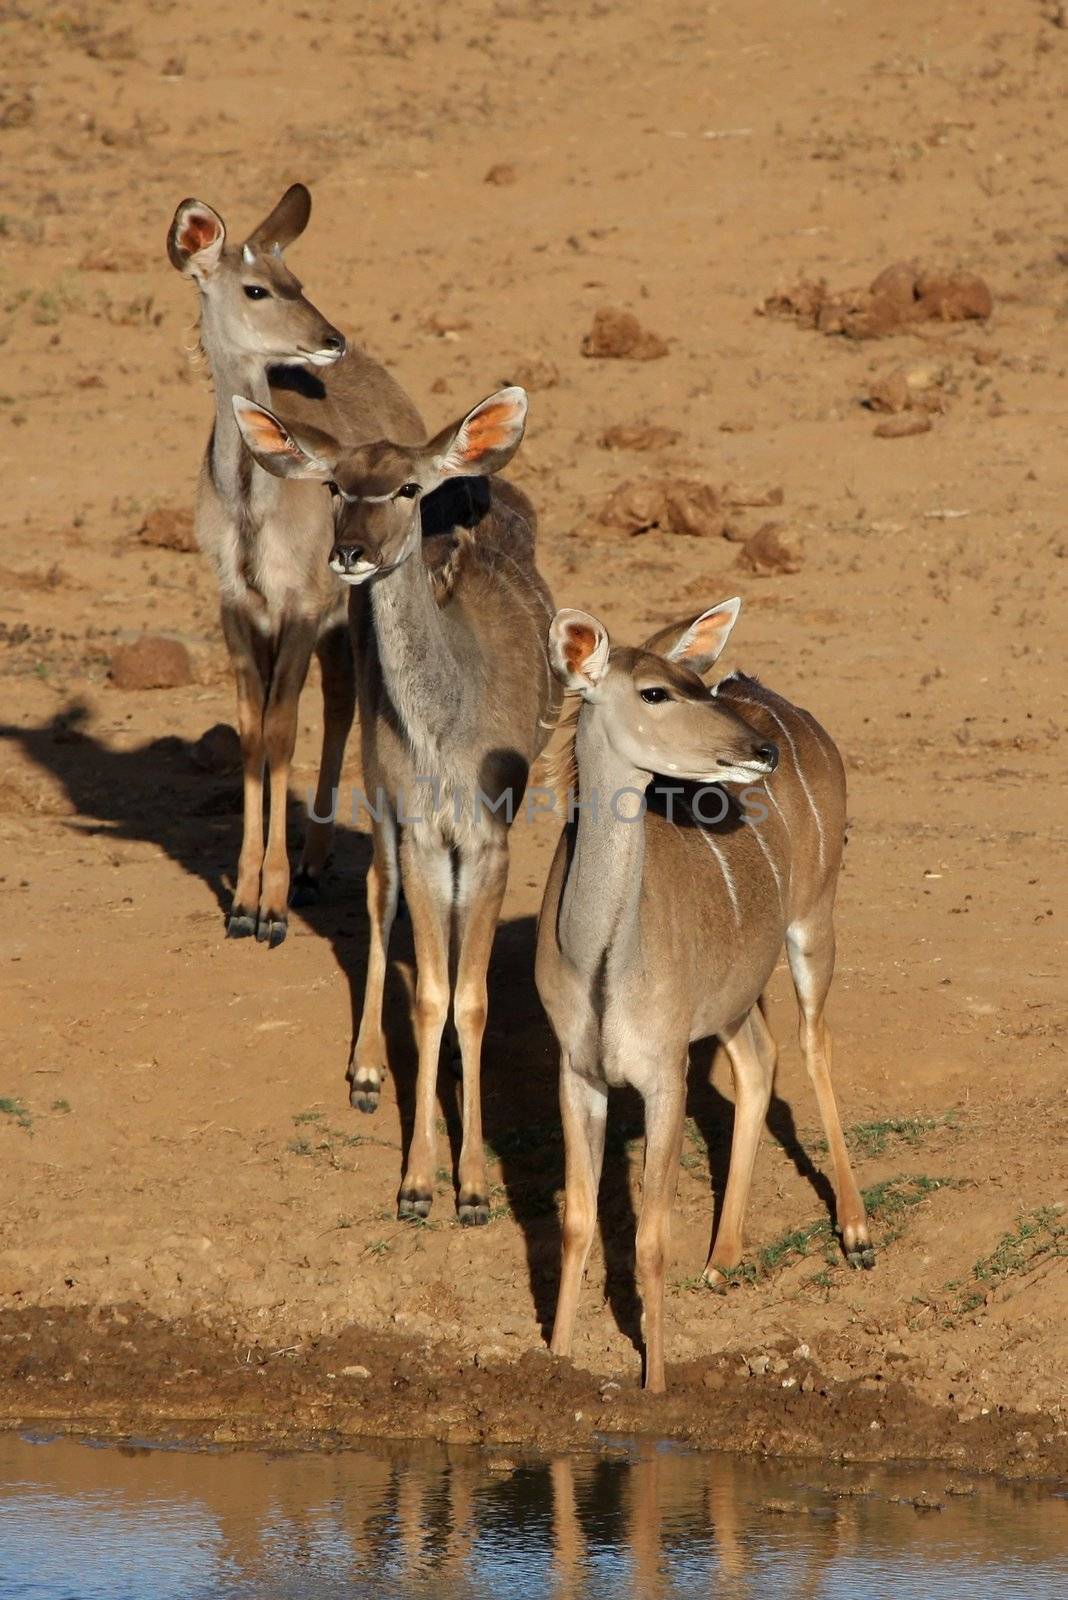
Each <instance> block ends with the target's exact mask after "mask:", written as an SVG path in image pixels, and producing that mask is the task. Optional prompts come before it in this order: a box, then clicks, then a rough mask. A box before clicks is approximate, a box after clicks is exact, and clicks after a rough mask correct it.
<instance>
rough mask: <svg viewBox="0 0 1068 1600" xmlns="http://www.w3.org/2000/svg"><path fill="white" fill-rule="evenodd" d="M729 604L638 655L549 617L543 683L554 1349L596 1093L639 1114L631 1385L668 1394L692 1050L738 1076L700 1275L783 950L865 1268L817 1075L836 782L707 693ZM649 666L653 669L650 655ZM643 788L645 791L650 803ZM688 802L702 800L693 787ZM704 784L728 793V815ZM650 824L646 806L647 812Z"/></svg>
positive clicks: (732, 1260)
mask: <svg viewBox="0 0 1068 1600" xmlns="http://www.w3.org/2000/svg"><path fill="white" fill-rule="evenodd" d="M739 607H740V601H738V600H728V601H726V602H725V603H724V604H723V605H720V606H716V607H714V608H713V609H712V610H710V611H706V612H704V613H703V614H702V615H701V616H699V617H697V618H696V619H695V620H694V621H693V622H692V623H689V624H685V623H684V624H681V625H679V626H676V627H673V628H670V629H667V630H665V631H664V633H662V634H661V635H659V636H657V638H656V639H654V640H652V641H650V644H651V645H652V647H653V648H646V649H641V650H632V649H624V648H615V649H613V648H612V647H611V646H610V644H609V639H608V635H607V633H606V632H605V630H604V628H603V627H602V625H601V624H600V623H599V622H598V621H596V619H595V618H593V617H591V616H588V615H586V614H585V613H584V612H581V611H560V612H558V613H557V614H556V616H555V618H554V619H553V623H552V626H551V629H550V635H549V652H550V658H551V660H552V664H553V667H554V669H555V671H556V672H557V674H558V675H559V677H560V679H561V681H562V682H563V684H564V685H565V687H566V688H567V689H569V690H570V691H571V692H572V693H574V694H576V695H579V696H581V703H580V706H579V710H578V716H577V722H576V725H575V743H574V761H575V766H576V768H577V776H578V784H579V802H580V807H581V809H579V810H578V811H577V820H575V821H573V822H571V823H570V824H569V826H568V827H567V828H566V829H565V831H564V834H563V836H562V838H561V840H560V844H559V846H558V848H557V852H556V857H555V860H554V862H553V865H552V869H551V871H550V874H549V881H548V884H547V886H546V891H545V899H544V903H543V905H542V911H541V918H540V922H539V928H538V952H537V966H536V977H537V985H538V992H539V994H540V996H541V999H542V1003H543V1004H544V1006H545V1009H546V1011H547V1012H548V1014H549V1019H550V1021H551V1023H552V1025H553V1028H554V1030H555V1032H556V1036H557V1039H558V1041H559V1044H560V1104H561V1111H562V1116H563V1126H564V1140H565V1150H566V1196H565V1206H564V1228H563V1235H564V1237H563V1261H562V1271H561V1279H560V1296H559V1300H558V1303H557V1309H556V1321H555V1325H554V1328H553V1336H552V1349H553V1351H554V1352H555V1353H556V1354H557V1355H563V1356H566V1355H569V1354H570V1352H571V1343H572V1335H573V1331H574V1325H575V1312H576V1308H577V1304H578V1295H579V1288H580V1284H581V1280H582V1275H583V1272H584V1270H585V1265H586V1259H587V1256H588V1254H589V1250H590V1245H591V1243H592V1241H593V1234H594V1228H595V1226H596V1221H597V1189H598V1185H599V1183H600V1176H601V1164H602V1157H603V1152H604V1137H605V1118H606V1114H607V1109H608V1096H607V1091H608V1089H609V1088H610V1087H614V1086H618V1085H623V1084H630V1085H632V1086H633V1087H634V1088H636V1089H637V1090H638V1092H639V1093H640V1094H641V1096H642V1098H643V1100H644V1102H645V1167H644V1176H643V1180H642V1203H641V1215H640V1219H639V1222H638V1233H637V1240H636V1266H637V1273H638V1285H639V1289H640V1292H641V1297H642V1303H643V1329H644V1337H645V1347H646V1348H645V1385H646V1387H647V1388H648V1389H651V1390H654V1391H656V1392H659V1391H662V1390H663V1388H664V1269H665V1264H666V1260H667V1252H668V1231H669V1220H670V1212H671V1206H672V1203H673V1200H674V1195H675V1189H676V1185H677V1181H678V1170H679V1159H680V1154H681V1149H682V1138H683V1127H684V1122H685V1106H686V1077H687V1058H688V1050H689V1046H690V1044H691V1042H692V1041H694V1040H697V1039H703V1038H709V1037H711V1036H712V1035H718V1036H719V1038H720V1039H721V1040H722V1042H723V1044H724V1045H725V1046H726V1049H727V1053H728V1055H729V1057H730V1061H731V1067H732V1069H733V1073H734V1081H735V1089H736V1109H735V1117H734V1135H733V1141H732V1144H731V1159H730V1171H729V1175H728V1179H727V1189H726V1194H725V1196H724V1200H723V1211H722V1216H721V1218H720V1223H719V1228H718V1231H717V1236H716V1241H715V1246H714V1248H713V1250H712V1252H711V1255H710V1257H709V1261H708V1265H707V1267H706V1269H705V1275H706V1278H707V1279H708V1280H709V1281H710V1282H712V1283H716V1282H717V1281H718V1282H720V1283H722V1282H723V1274H724V1272H725V1271H726V1270H728V1269H729V1268H731V1267H734V1266H737V1264H738V1262H739V1261H740V1260H741V1255H742V1219H743V1215H744V1212H745V1204H746V1199H747V1196H748V1191H749V1185H750V1180H751V1178H752V1172H753V1162H754V1159H755V1157H756V1151H757V1145H758V1142H759V1139H760V1130H761V1127H762V1125H763V1122H764V1119H765V1116H766V1115H767V1109H768V1103H769V1100H770V1098H771V1089H772V1081H773V1078H774V1073H775V1061H776V1049H775V1044H774V1041H773V1039H772V1037H771V1034H770V1032H769V1031H768V1028H767V1025H766V1024H765V1022H764V1019H763V1015H762V1013H761V1011H760V1006H759V1001H760V997H761V994H762V992H763V989H764V986H765V984H766V983H767V981H768V979H769V978H770V976H771V973H772V970H773V968H774V966H775V963H776V961H777V960H778V957H779V952H780V950H781V949H782V944H783V940H784V939H785V941H786V949H787V954H788V957H789V962H790V970H791V972H792V974H793V979H794V986H795V988H796V991H797V999H798V1004H799V1006H800V1009H801V1046H802V1049H803V1051H804V1055H805V1061H806V1064H807V1066H808V1070H809V1072H810V1074H811V1076H812V1080H813V1083H814V1085H815V1089H816V1095H817V1098H818V1100H819V1107H820V1114H821V1116H822V1118H823V1125H824V1128H825V1130H826V1133H827V1140H828V1145H829V1147H830V1152H831V1157H832V1161H833V1163H834V1173H835V1188H836V1193H837V1222H838V1226H839V1229H840V1230H841V1233H842V1237H843V1241H844V1244H845V1248H846V1251H847V1253H848V1256H849V1260H850V1262H851V1263H852V1264H853V1265H864V1266H871V1265H872V1263H873V1261H874V1257H873V1255H872V1252H871V1247H870V1242H869V1239H868V1230H867V1220H866V1217H865V1213H864V1204H863V1201H862V1200H861V1197H860V1192H859V1190H858V1188H857V1183H856V1179H855V1177H854V1175H853V1170H852V1167H851V1166H850V1162H849V1156H848V1153H847V1151H846V1147H845V1142H844V1140H843V1138H842V1128H841V1123H840V1121H839V1117H838V1110H837V1107H836V1105H835V1099H834V1091H833V1089H832V1087H831V1077H830V1035H829V1033H828V1031H827V1027H826V1024H825V1022H824V1020H823V1008H824V1002H825V1000H826V998H827V991H828V989H829V987H830V982H831V976H832V973H833V970H834V924H833V906H834V895H835V887H836V883H837V878H838V869H839V865H840V862H841V855H842V845H843V840H844V830H845V775H844V772H843V769H842V762H841V759H840V757H839V754H838V751H837V749H836V748H835V746H834V744H833V742H832V741H831V739H830V737H829V736H828V735H827V734H826V733H825V732H824V730H823V729H822V728H821V727H820V726H819V724H818V723H817V722H816V721H815V720H814V718H812V717H811V716H810V715H809V714H808V712H807V711H801V710H799V709H798V708H797V707H796V706H793V705H790V704H789V702H788V701H786V700H783V699H781V698H780V697H779V696H778V695H776V694H773V693H772V691H771V690H770V689H766V688H765V687H764V686H763V685H762V684H760V683H758V682H757V681H756V680H755V679H753V678H748V677H745V676H743V675H741V674H735V675H733V676H731V677H728V678H725V679H723V680H722V681H721V682H720V683H718V684H716V685H715V687H714V688H709V687H708V686H707V685H706V684H704V683H703V682H702V681H701V676H700V675H701V674H703V673H705V672H707V671H708V669H709V668H710V667H711V665H712V663H713V662H714V661H715V659H716V657H717V656H718V655H719V653H720V651H721V650H722V649H723V646H724V644H725V643H726V641H727V636H728V634H729V633H730V630H731V628H732V627H733V625H734V621H735V618H736V617H737V614H738V610H739ZM658 648H659V649H662V650H663V651H664V652H665V653H664V654H658V653H656V651H657V649H658ZM654 776H656V782H655V783H654V784H653V785H652V786H651V787H650V788H649V791H648V795H647V794H646V789H647V785H650V780H651V779H653V778H654ZM694 784H698V785H703V786H705V787H704V788H701V789H697V790H696V791H695V790H694V789H693V788H692V785H694ZM720 784H743V785H747V786H748V787H747V788H746V789H745V790H744V791H743V794H742V800H743V801H744V807H743V806H740V805H739V804H738V802H737V801H736V800H731V801H728V796H727V795H726V792H725V791H720V790H718V789H717V788H715V787H711V786H716V785H720ZM646 807H647V809H646Z"/></svg>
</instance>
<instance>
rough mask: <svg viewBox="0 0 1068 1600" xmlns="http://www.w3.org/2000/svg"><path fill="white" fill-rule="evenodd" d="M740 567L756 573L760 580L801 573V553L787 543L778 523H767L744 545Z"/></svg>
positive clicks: (739, 561)
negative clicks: (783, 574)
mask: <svg viewBox="0 0 1068 1600" xmlns="http://www.w3.org/2000/svg"><path fill="white" fill-rule="evenodd" d="M738 565H739V566H740V567H745V568H747V569H748V571H750V572H754V573H755V574H756V576H757V577H758V578H770V577H773V576H775V575H777V574H779V573H791V572H800V571H801V565H802V559H801V552H800V550H799V549H797V548H796V546H794V545H791V544H788V543H787V542H786V540H785V539H784V538H783V537H782V532H781V529H780V527H779V525H778V524H777V523H774V522H766V523H765V524H764V526H763V527H762V528H758V529H757V531H756V533H754V534H753V535H752V537H751V538H749V539H747V540H746V541H745V543H744V544H743V545H742V547H741V549H740V550H739V552H738Z"/></svg>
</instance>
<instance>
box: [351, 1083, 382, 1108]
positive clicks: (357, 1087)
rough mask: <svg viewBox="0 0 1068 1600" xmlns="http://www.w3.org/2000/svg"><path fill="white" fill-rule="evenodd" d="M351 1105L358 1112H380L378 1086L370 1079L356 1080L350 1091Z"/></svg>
mask: <svg viewBox="0 0 1068 1600" xmlns="http://www.w3.org/2000/svg"><path fill="white" fill-rule="evenodd" d="M349 1105H350V1106H353V1107H355V1109H356V1110H357V1111H365V1112H371V1111H377V1110H378V1084H377V1083H375V1082H374V1081H373V1080H372V1079H370V1078H356V1079H354V1080H353V1083H352V1086H351V1088H350V1089H349Z"/></svg>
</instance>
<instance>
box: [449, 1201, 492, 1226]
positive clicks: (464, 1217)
mask: <svg viewBox="0 0 1068 1600" xmlns="http://www.w3.org/2000/svg"><path fill="white" fill-rule="evenodd" d="M456 1215H457V1217H458V1218H459V1220H460V1226H461V1227H463V1228H484V1227H485V1226H486V1223H487V1222H488V1221H489V1219H490V1208H489V1201H488V1200H483V1199H482V1198H481V1197H480V1196H479V1195H477V1194H476V1195H472V1196H471V1198H470V1199H469V1200H461V1201H460V1203H459V1205H458V1206H457V1207H456Z"/></svg>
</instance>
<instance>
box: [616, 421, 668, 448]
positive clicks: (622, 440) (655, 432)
mask: <svg viewBox="0 0 1068 1600" xmlns="http://www.w3.org/2000/svg"><path fill="white" fill-rule="evenodd" d="M678 440H679V434H678V430H677V429H676V428H665V427H661V426H660V425H658V424H657V423H652V422H632V423H626V422H616V423H613V425H612V427H610V428H606V429H605V430H604V432H603V433H602V435H601V437H600V438H599V439H598V441H597V443H598V444H599V445H600V446H601V449H602V450H642V451H646V450H666V449H667V448H668V447H669V445H673V444H677V443H678Z"/></svg>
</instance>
